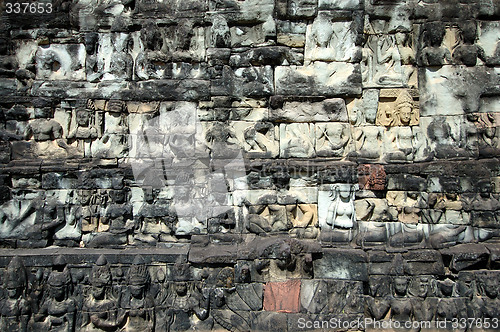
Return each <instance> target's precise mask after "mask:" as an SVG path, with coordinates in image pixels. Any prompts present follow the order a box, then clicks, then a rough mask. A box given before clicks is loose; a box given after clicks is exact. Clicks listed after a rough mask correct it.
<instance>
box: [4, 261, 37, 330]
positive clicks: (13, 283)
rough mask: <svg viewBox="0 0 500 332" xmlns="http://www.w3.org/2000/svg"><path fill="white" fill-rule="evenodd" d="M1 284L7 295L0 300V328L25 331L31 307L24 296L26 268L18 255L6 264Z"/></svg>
mask: <svg viewBox="0 0 500 332" xmlns="http://www.w3.org/2000/svg"><path fill="white" fill-rule="evenodd" d="M3 286H4V289H5V290H6V295H7V296H6V297H5V298H3V299H1V300H0V330H2V331H7V332H15V331H21V332H26V331H27V330H28V321H29V319H30V314H31V308H30V305H29V301H28V299H27V297H26V291H27V286H28V285H27V275H26V269H25V268H24V264H23V262H22V260H21V259H20V258H19V257H18V256H15V257H14V258H12V260H11V261H10V263H9V265H8V266H7V269H6V271H5V273H4V278H3Z"/></svg>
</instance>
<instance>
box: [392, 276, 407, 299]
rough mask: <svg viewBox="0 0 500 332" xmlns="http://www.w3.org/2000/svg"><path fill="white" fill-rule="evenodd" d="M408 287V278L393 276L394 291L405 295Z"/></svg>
mask: <svg viewBox="0 0 500 332" xmlns="http://www.w3.org/2000/svg"><path fill="white" fill-rule="evenodd" d="M407 289H408V280H406V278H395V279H394V291H395V292H396V294H398V295H405V294H406V290H407Z"/></svg>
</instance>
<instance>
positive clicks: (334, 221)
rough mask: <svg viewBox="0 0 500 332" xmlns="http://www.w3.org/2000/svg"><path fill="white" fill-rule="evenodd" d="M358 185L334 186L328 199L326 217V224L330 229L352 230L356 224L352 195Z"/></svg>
mask: <svg viewBox="0 0 500 332" xmlns="http://www.w3.org/2000/svg"><path fill="white" fill-rule="evenodd" d="M357 189H358V185H357V184H356V185H350V184H338V185H335V186H334V188H333V190H332V192H331V193H330V197H332V200H331V203H330V206H329V207H328V217H327V220H326V223H327V224H328V225H330V226H332V227H335V226H337V227H341V228H352V227H354V223H355V222H356V215H355V213H354V212H355V211H354V195H355V194H356V190H357Z"/></svg>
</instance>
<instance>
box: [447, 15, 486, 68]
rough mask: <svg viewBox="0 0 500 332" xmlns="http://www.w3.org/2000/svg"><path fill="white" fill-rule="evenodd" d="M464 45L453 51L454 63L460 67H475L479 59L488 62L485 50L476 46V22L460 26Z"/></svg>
mask: <svg viewBox="0 0 500 332" xmlns="http://www.w3.org/2000/svg"><path fill="white" fill-rule="evenodd" d="M459 28H460V37H461V41H462V43H461V44H459V45H457V46H456V47H455V49H454V50H453V61H454V62H455V63H456V64H459V65H466V66H468V67H472V66H475V65H476V63H477V59H478V58H479V59H481V60H483V61H484V62H486V55H485V53H484V49H483V48H482V47H481V46H479V45H476V44H475V43H476V34H477V26H476V23H475V22H464V23H462V24H459Z"/></svg>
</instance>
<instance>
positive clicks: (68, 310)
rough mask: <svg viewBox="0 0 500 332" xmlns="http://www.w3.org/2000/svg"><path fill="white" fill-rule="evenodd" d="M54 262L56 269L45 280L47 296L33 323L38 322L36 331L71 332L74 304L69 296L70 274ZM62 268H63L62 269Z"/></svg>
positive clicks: (73, 319)
mask: <svg viewBox="0 0 500 332" xmlns="http://www.w3.org/2000/svg"><path fill="white" fill-rule="evenodd" d="M59 260H61V258H60V257H58V258H57V259H56V262H54V264H55V266H56V268H55V269H54V270H52V271H51V272H50V274H49V277H48V279H47V284H48V286H49V296H48V298H47V299H46V300H45V302H44V303H43V304H42V305H41V307H40V310H39V311H38V313H37V314H36V315H35V322H40V324H39V325H37V326H38V329H40V330H42V331H65V332H72V331H74V329H75V314H76V302H75V300H74V299H73V298H72V297H71V296H70V295H71V294H70V287H71V273H70V271H69V268H68V267H67V266H66V265H65V264H63V263H58V261H59ZM62 266H64V267H62Z"/></svg>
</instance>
